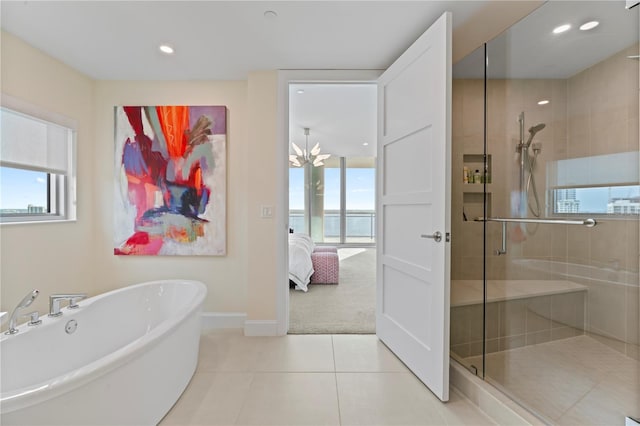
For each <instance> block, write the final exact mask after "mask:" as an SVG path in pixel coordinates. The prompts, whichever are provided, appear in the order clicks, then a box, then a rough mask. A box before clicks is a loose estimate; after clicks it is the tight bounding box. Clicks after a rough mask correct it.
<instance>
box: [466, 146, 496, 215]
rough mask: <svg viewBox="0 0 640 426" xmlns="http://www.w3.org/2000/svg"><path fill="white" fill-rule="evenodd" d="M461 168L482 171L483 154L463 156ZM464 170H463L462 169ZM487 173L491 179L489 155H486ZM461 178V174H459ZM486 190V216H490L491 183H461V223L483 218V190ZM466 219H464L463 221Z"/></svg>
mask: <svg viewBox="0 0 640 426" xmlns="http://www.w3.org/2000/svg"><path fill="white" fill-rule="evenodd" d="M462 162H463V167H464V166H466V167H468V168H469V170H471V171H474V172H475V171H476V170H479V171H480V172H482V170H484V155H483V154H463V156H462ZM463 170H464V169H463ZM486 170H487V173H488V175H489V177H490V178H491V171H492V170H491V155H490V154H489V155H487V169H486ZM460 176H461V177H462V173H460ZM485 187H486V190H487V212H486V215H487V216H491V183H487V184H484V183H463V184H462V209H463V210H462V211H463V215H462V216H463V217H462V220H463V221H465V220H466V221H473V219H474V218H476V217H480V216H485V211H484V190H485ZM465 218H466V219H465Z"/></svg>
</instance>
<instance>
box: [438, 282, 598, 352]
mask: <svg viewBox="0 0 640 426" xmlns="http://www.w3.org/2000/svg"><path fill="white" fill-rule="evenodd" d="M483 292H484V290H483V284H482V280H452V281H451V352H452V353H453V354H454V355H457V356H459V357H462V358H466V357H469V356H476V355H480V354H481V353H482V348H483V339H484V338H486V342H484V346H485V350H486V351H487V352H497V351H502V350H507V349H513V348H517V347H521V346H527V345H533V344H536V343H543V342H548V341H550V340H558V339H564V338H568V337H574V336H577V335H580V334H584V329H585V312H586V309H585V304H586V301H587V287H586V286H584V285H581V284H578V283H575V282H572V281H567V280H489V281H487V303H486V305H485V306H484V308H483V303H482V302H483ZM483 310H484V312H483ZM483 318H485V321H483ZM483 324H484V325H485V327H484V330H483Z"/></svg>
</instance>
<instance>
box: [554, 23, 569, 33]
mask: <svg viewBox="0 0 640 426" xmlns="http://www.w3.org/2000/svg"><path fill="white" fill-rule="evenodd" d="M570 29H571V25H570V24H564V25H560V26H559V27H555V28H554V29H553V33H554V34H560V33H563V32H565V31H569V30H570Z"/></svg>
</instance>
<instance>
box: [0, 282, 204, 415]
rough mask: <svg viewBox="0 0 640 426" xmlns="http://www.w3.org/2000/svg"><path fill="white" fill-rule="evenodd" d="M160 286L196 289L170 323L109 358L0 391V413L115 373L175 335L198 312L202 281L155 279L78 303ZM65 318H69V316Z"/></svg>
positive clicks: (110, 355)
mask: <svg viewBox="0 0 640 426" xmlns="http://www.w3.org/2000/svg"><path fill="white" fill-rule="evenodd" d="M162 284H189V285H193V286H195V287H196V292H195V294H194V295H193V297H192V298H191V299H190V300H189V301H187V303H186V304H185V305H184V306H183V307H182V308H181V309H178V310H177V311H176V312H174V314H173V315H171V317H170V318H171V321H166V320H165V321H162V322H160V323H159V324H158V326H157V327H154V328H153V329H152V330H150V331H149V332H148V333H146V334H144V335H142V336H141V337H139V338H137V339H134V340H133V341H131V342H129V343H128V344H126V345H125V346H122V347H120V348H118V349H117V350H115V351H113V352H111V353H109V354H108V355H106V356H103V357H101V358H98V359H96V360H94V361H92V362H90V363H88V364H86V365H83V366H82V367H80V368H78V369H75V370H73V371H69V372H67V373H63V374H60V375H58V376H55V377H51V378H48V379H46V380H43V381H42V382H39V383H36V384H34V385H30V386H25V387H22V388H18V389H14V390H11V391H8V392H1V393H0V414H4V413H10V412H13V411H16V410H20V409H23V408H27V407H30V406H32V405H35V404H38V403H40V402H44V401H47V400H49V399H52V398H55V397H57V396H59V395H61V394H63V393H66V392H69V391H72V390H74V389H76V388H78V387H80V386H82V385H85V384H86V383H89V382H91V381H92V380H95V379H97V378H99V377H102V376H104V375H105V374H107V373H108V372H110V371H113V370H115V369H116V368H118V367H120V366H122V365H123V364H125V363H127V362H129V361H131V360H132V359H135V358H137V357H139V356H142V355H143V354H144V353H145V352H146V351H148V350H150V349H152V348H153V347H154V346H156V345H158V343H159V342H160V341H161V339H162V337H163V336H168V335H170V334H172V333H173V332H175V331H176V330H177V329H178V328H179V327H180V326H181V325H182V323H183V322H184V320H185V319H186V318H188V317H189V316H191V315H193V314H194V313H196V312H198V311H201V309H202V305H203V303H204V299H205V297H206V295H207V287H206V286H205V285H204V283H202V282H201V281H196V280H185V279H167V280H155V281H147V282H143V283H139V284H134V285H131V286H126V287H121V288H119V289H115V290H111V291H108V292H106V293H100V294H98V295H96V296H92V297H90V298H88V299H85V300H83V301H81V302H80V303H79V304H80V307H88V306H90V305H92V304H93V303H95V302H97V301H99V300H101V299H103V298H106V297H108V296H112V295H114V294H117V293H122V292H126V291H131V290H134V289H136V288H138V287H146V286H154V285H162ZM78 312H80V311H78ZM66 318H69V316H67V317H66ZM52 320H53V321H52V323H53V322H56V321H65V317H64V316H62V317H59V318H54V319H52ZM28 331H33V330H28ZM21 332H22V330H21ZM25 333H26V332H25ZM3 337H6V338H3V339H2V340H1V341H4V340H7V339H8V338H11V337H15V336H4V335H3Z"/></svg>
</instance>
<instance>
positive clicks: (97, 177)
mask: <svg viewBox="0 0 640 426" xmlns="http://www.w3.org/2000/svg"><path fill="white" fill-rule="evenodd" d="M247 103H248V93H247V82H246V81H184V82H176V81H171V82H162V81H159V82H148V81H99V82H97V83H96V95H95V117H96V118H95V122H96V126H95V127H96V136H95V145H96V147H95V155H94V166H93V171H92V174H93V176H94V180H93V184H94V186H93V193H94V194H95V196H94V198H95V200H94V203H95V231H94V232H95V244H94V247H93V249H94V251H95V260H94V262H95V278H94V279H95V281H96V289H97V291H98V292H104V291H107V290H110V289H113V288H117V287H123V286H126V285H131V284H135V283H139V282H143V281H148V280H154V279H167V278H186V279H195V280H199V281H202V282H204V283H205V284H206V285H207V288H208V290H209V293H208V295H207V299H206V300H205V304H204V310H205V311H214V312H245V309H246V308H245V306H246V294H247V284H246V283H247V269H248V268H247V266H248V257H247V250H248V240H247V224H246V221H247V209H248V201H249V200H248V193H247V182H248V170H249V165H248V163H247V158H248V155H250V154H249V153H250V152H251V151H252V150H251V149H249V148H250V147H249V146H248V144H249V141H248V139H247V129H248V127H249V125H248V123H249V120H248V118H249V117H248V115H247ZM116 105H225V106H227V226H226V229H227V255H226V256H220V257H211V256H203V257H198V256H158V257H155V256H114V255H113V244H114V243H113V229H114V220H113V198H114V196H113V188H114V159H113V158H114V146H115V145H114V125H113V120H114V115H113V114H114V113H113V107H114V106H116Z"/></svg>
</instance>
